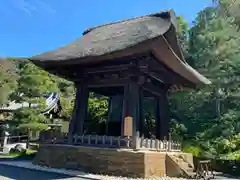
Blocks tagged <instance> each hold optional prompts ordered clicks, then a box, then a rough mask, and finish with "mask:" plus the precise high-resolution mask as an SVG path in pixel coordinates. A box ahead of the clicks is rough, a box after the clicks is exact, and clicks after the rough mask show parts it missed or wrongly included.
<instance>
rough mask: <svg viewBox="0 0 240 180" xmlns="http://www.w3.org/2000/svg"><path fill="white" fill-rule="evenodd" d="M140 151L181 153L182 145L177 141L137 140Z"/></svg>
mask: <svg viewBox="0 0 240 180" xmlns="http://www.w3.org/2000/svg"><path fill="white" fill-rule="evenodd" d="M137 141H138V142H137V143H138V144H139V149H146V150H147V149H148V150H156V151H168V152H171V151H181V143H179V142H176V141H171V140H170V141H167V140H163V141H160V140H158V139H146V138H143V137H142V138H137Z"/></svg>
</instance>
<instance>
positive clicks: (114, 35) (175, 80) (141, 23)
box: [30, 11, 210, 143]
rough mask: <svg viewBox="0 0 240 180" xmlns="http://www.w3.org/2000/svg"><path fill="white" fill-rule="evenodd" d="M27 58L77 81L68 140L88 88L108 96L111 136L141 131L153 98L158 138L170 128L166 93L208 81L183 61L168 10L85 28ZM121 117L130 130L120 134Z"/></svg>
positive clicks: (83, 111) (79, 126) (77, 126)
mask: <svg viewBox="0 0 240 180" xmlns="http://www.w3.org/2000/svg"><path fill="white" fill-rule="evenodd" d="M30 60H31V61H32V62H33V63H35V64H36V65H37V66H39V67H42V68H43V69H45V70H47V71H49V72H50V73H52V74H55V75H58V76H60V77H64V78H66V79H68V80H70V81H74V82H75V84H76V88H77V93H76V101H75V107H74V112H73V116H72V120H71V123H70V127H69V142H70V143H71V141H72V136H73V135H75V134H77V135H82V134H83V129H84V122H85V121H87V109H88V97H89V92H90V91H91V92H96V93H98V94H102V95H105V96H109V97H110V98H109V99H110V100H109V107H110V108H109V117H113V116H112V115H111V114H114V117H118V119H119V120H116V121H115V120H114V119H110V121H109V123H108V129H111V127H112V126H116V125H117V126H119V132H115V134H114V135H115V136H125V135H128V136H129V135H132V136H136V135H138V134H140V135H141V134H142V132H143V128H144V127H143V115H142V101H143V98H144V97H147V96H151V97H154V98H155V99H156V100H157V105H156V127H157V128H156V137H157V138H158V139H163V138H164V136H168V129H169V128H168V123H169V109H168V98H167V94H168V92H169V91H172V90H179V89H181V88H183V87H189V88H195V87H197V86H198V85H204V84H210V81H209V80H207V79H206V78H205V77H203V76H202V75H201V74H199V73H198V72H197V71H196V70H194V69H193V68H192V67H190V66H189V65H188V64H187V63H186V61H185V60H184V57H183V54H182V51H181V48H180V46H179V42H178V40H177V37H176V18H175V15H174V12H173V11H166V12H161V13H156V14H151V15H147V16H142V17H137V18H134V19H129V20H125V21H121V22H116V23H110V24H106V25H102V26H98V27H94V28H90V29H88V30H86V31H85V32H84V33H83V36H82V37H81V38H79V39H77V40H76V41H74V42H73V43H71V44H69V45H67V46H64V47H61V48H58V49H56V50H54V51H50V52H47V53H43V54H41V55H38V56H34V57H32V58H30ZM114 108H115V109H116V108H117V109H118V110H115V113H113V112H114ZM119 109H120V110H119ZM116 114H117V115H116ZM126 117H130V119H132V124H131V127H132V131H131V132H130V134H124V127H125V126H124V122H125V123H127V120H125V119H126ZM124 120H125V121H124ZM120 127H121V128H120ZM128 127H129V126H128Z"/></svg>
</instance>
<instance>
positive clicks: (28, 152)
mask: <svg viewBox="0 0 240 180" xmlns="http://www.w3.org/2000/svg"><path fill="white" fill-rule="evenodd" d="M36 153H37V151H36V150H31V149H27V150H26V151H25V152H22V153H9V154H7V155H4V156H2V158H6V159H17V158H34V156H35V155H36Z"/></svg>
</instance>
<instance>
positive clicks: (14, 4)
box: [0, 0, 56, 16]
mask: <svg viewBox="0 0 240 180" xmlns="http://www.w3.org/2000/svg"><path fill="white" fill-rule="evenodd" d="M46 1H47V0H45V1H44V0H5V2H4V3H1V4H0V12H3V13H5V14H6V13H9V11H14V10H18V11H21V12H23V13H25V14H27V15H29V16H31V15H33V14H35V13H40V14H48V15H49V14H55V13H56V10H55V9H54V8H52V7H51V6H50V4H49V3H47V2H46Z"/></svg>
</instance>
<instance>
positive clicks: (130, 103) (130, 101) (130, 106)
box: [123, 83, 140, 149]
mask: <svg viewBox="0 0 240 180" xmlns="http://www.w3.org/2000/svg"><path fill="white" fill-rule="evenodd" d="M139 97H140V86H139V85H138V84H137V83H131V84H128V85H126V86H125V88H124V105H123V108H124V109H123V118H124V119H125V117H131V118H132V133H131V134H130V135H128V136H132V139H133V143H132V148H133V149H136V148H138V141H137V138H139V136H140V133H139V130H140V122H139V118H140V115H139V114H140V110H139V108H140V106H139V102H140V101H139ZM123 123H124V121H123ZM123 132H124V124H123ZM123 135H124V134H123Z"/></svg>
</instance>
